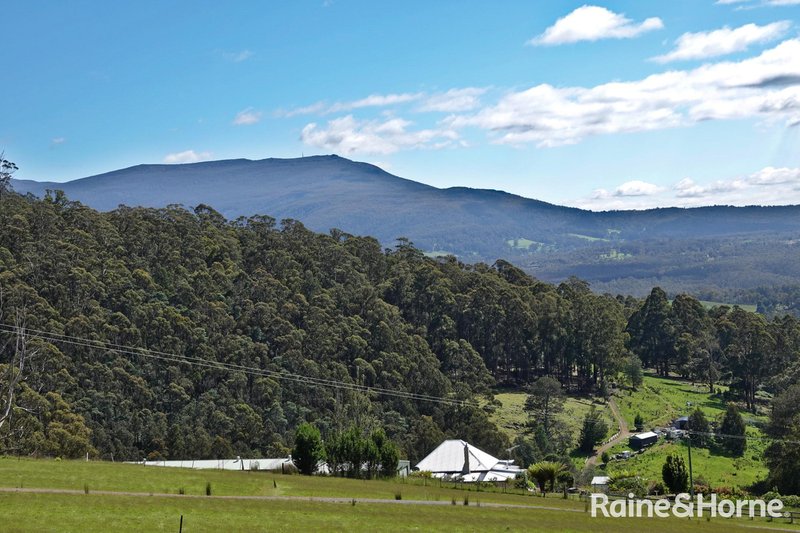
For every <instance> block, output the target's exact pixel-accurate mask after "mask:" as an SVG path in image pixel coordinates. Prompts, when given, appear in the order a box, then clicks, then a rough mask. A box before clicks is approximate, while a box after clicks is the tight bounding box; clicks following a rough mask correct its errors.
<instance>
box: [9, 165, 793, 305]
mask: <svg viewBox="0 0 800 533" xmlns="http://www.w3.org/2000/svg"><path fill="white" fill-rule="evenodd" d="M12 185H13V187H14V190H16V191H17V192H20V193H22V194H25V193H32V194H34V195H37V196H38V197H40V198H41V197H43V196H44V194H45V193H46V191H47V190H63V191H64V192H65V193H66V194H67V195H68V196H69V198H70V199H72V200H79V201H81V202H82V203H84V204H86V205H88V206H91V207H93V208H95V209H99V210H101V211H109V210H112V209H116V208H117V206H119V205H127V206H142V207H166V206H167V205H169V204H181V205H184V206H196V205H199V204H206V205H211V206H213V207H214V209H215V210H217V211H219V212H220V213H221V214H222V215H224V216H225V217H226V218H228V219H235V218H237V217H239V216H250V215H252V214H253V213H269V214H270V215H272V216H274V217H276V218H277V219H279V220H280V219H283V218H293V219H297V220H301V221H302V222H303V223H304V224H305V225H306V226H307V227H308V228H310V229H312V230H314V231H319V232H327V231H329V230H330V229H331V228H340V229H342V230H343V231H346V232H348V233H351V234H353V235H368V236H371V237H374V238H376V239H377V240H378V241H379V242H380V243H381V245H382V246H392V245H393V244H394V242H395V240H396V239H397V238H399V237H407V238H409V239H410V240H411V241H413V242H414V243H415V245H416V246H417V247H418V248H420V249H421V250H422V251H423V252H426V253H427V254H429V255H432V256H437V255H455V256H456V257H458V258H459V259H460V260H462V261H465V262H469V263H475V262H479V261H482V262H486V263H488V264H492V263H494V261H495V260H497V259H498V258H503V259H506V260H508V261H510V262H512V263H514V264H515V265H517V266H519V267H521V268H523V269H524V270H526V271H527V272H529V273H531V274H532V275H534V276H536V277H538V278H539V279H542V280H545V281H549V282H553V283H560V282H561V281H564V280H566V279H568V278H569V277H571V276H576V277H579V278H581V279H585V280H587V281H590V282H591V283H592V284H593V286H594V287H595V288H600V289H601V292H604V291H608V292H611V293H615V294H616V293H620V294H632V295H634V296H639V297H644V296H646V295H647V293H648V292H649V290H650V288H651V287H652V286H653V285H660V286H662V287H663V288H664V289H665V290H666V291H667V292H668V293H669V294H671V295H675V294H678V293H681V292H688V293H691V294H698V293H699V292H701V291H706V292H708V291H714V292H717V293H721V292H725V293H726V294H729V295H730V299H726V300H725V301H730V302H736V303H741V304H756V303H758V302H756V301H750V300H746V299H744V298H747V297H749V296H750V294H749V293H746V292H743V291H745V290H747V291H749V290H751V289H756V288H758V287H770V286H774V285H797V284H798V280H800V267H798V264H797V261H796V260H795V258H796V256H797V249H796V248H797V246H798V242H799V241H798V236H800V206H773V207H765V206H750V207H729V206H707V207H698V208H692V209H678V208H662V209H648V210H643V211H606V212H593V211H586V210H582V209H576V208H571V207H565V206H559V205H553V204H550V203H547V202H542V201H538V200H533V199H529V198H524V197H521V196H517V195H514V194H509V193H506V192H503V191H497V190H486V189H471V188H466V187H451V188H447V189H438V188H436V187H432V186H430V185H425V184H423V183H418V182H415V181H411V180H408V179H404V178H401V177H398V176H394V175H392V174H389V173H388V172H385V171H384V170H382V169H380V168H378V167H376V166H374V165H370V164H367V163H360V162H356V161H351V160H349V159H345V158H342V157H338V156H335V155H330V156H311V157H302V158H296V159H276V158H269V159H263V160H258V161H251V160H248V159H234V160H227V161H207V162H201V163H193V164H185V165H137V166H134V167H130V168H125V169H120V170H114V171H111V172H107V173H104V174H100V175H96V176H90V177H87V178H82V179H77V180H73V181H69V182H64V183H57V182H37V181H30V180H14V181H13V182H12ZM777 304H778V305H779V306H780V305H785V306H786V307H789V305H790V303H789V302H784V301H781V302H777Z"/></svg>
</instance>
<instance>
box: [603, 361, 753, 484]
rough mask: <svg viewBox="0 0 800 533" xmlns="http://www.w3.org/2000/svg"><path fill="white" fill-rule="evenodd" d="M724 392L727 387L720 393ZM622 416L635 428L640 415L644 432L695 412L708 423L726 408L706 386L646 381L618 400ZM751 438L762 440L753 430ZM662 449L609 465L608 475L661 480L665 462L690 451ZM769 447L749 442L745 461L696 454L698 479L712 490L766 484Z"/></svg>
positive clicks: (617, 449)
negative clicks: (766, 450) (766, 449)
mask: <svg viewBox="0 0 800 533" xmlns="http://www.w3.org/2000/svg"><path fill="white" fill-rule="evenodd" d="M721 388H722V389H724V387H721ZM687 401H689V402H691V403H692V407H691V408H687V407H686V402H687ZM617 405H618V406H619V408H620V412H621V413H622V416H623V417H625V419H626V420H627V422H628V425H629V426H630V427H631V428H633V420H634V417H635V416H636V414H637V413H641V415H642V417H643V418H644V420H645V429H650V428H653V427H657V426H662V427H663V426H666V425H668V424H669V423H670V422H671V421H672V420H674V419H675V418H677V417H678V416H681V415H687V414H689V412H690V409H691V410H693V409H694V408H695V407H699V408H700V409H701V410H702V411H703V413H704V414H705V415H706V418H708V420H709V421H712V420H714V419H716V418H718V417H719V416H720V415H722V414H723V413H724V411H725V402H724V401H723V400H721V399H720V398H718V397H717V396H715V395H712V394H709V392H708V389H707V388H706V387H705V386H702V385H699V384H691V383H689V382H688V381H683V380H677V379H668V378H661V377H656V376H645V378H644V384H643V385H642V386H641V387H640V388H639V390H637V391H635V392H624V393H623V395H622V396H621V397H619V398H618V399H617ZM742 416H743V417H744V419H745V421H747V422H748V423H749V424H752V423H753V422H763V421H764V420H765V418H764V417H763V416H760V415H754V414H752V413H742ZM747 434H748V435H750V436H752V437H763V433H762V432H761V431H760V430H759V429H758V428H757V427H754V426H753V425H748V428H747ZM661 442H662V443H661V444H659V445H657V446H654V447H652V448H649V449H648V450H646V451H645V452H644V453H642V454H641V455H637V456H635V457H633V458H631V459H629V460H627V461H615V462H612V463H611V464H610V465H609V468H608V471H609V472H612V473H613V472H615V471H618V470H620V469H624V470H629V471H633V472H637V473H639V474H640V475H642V476H643V477H645V478H647V479H651V480H660V479H661V467H662V466H663V464H664V460H665V459H666V456H667V455H668V454H670V453H679V454H681V455H682V456H683V457H684V458H686V457H687V450H686V448H685V445H684V444H682V443H680V444H673V443H665V442H663V441H661ZM764 447H765V443H764V442H763V441H759V440H755V439H754V440H749V441H748V448H747V450H746V451H745V453H744V456H743V457H741V458H733V457H727V456H725V455H722V454H719V453H712V452H710V451H709V450H707V449H701V448H697V447H694V448H692V461H693V466H694V472H695V476H702V477H704V478H705V479H706V480H707V481H709V482H710V483H711V484H712V486H719V485H725V486H734V485H735V486H740V487H746V486H748V485H751V484H752V483H753V482H755V481H758V480H759V479H763V478H764V476H766V474H767V469H766V467H765V466H764V463H763V460H762V455H763V451H764ZM627 449H629V448H628V446H627V443H624V444H620V445H617V446H615V447H614V448H613V449H612V450H611V453H612V454H614V453H617V452H620V451H623V450H627Z"/></svg>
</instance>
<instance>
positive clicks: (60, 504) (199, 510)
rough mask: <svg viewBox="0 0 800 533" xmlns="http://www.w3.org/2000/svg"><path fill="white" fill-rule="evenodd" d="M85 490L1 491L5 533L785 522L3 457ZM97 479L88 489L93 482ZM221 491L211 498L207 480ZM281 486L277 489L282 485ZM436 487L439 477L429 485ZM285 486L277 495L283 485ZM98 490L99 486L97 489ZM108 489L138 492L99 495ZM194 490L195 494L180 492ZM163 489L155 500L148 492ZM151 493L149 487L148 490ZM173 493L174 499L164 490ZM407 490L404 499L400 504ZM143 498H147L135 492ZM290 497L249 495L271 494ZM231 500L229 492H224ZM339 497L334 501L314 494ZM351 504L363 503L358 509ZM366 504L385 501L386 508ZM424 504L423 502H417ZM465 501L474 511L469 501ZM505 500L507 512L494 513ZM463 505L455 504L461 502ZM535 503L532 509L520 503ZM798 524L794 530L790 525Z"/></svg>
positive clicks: (724, 527)
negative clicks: (626, 514)
mask: <svg viewBox="0 0 800 533" xmlns="http://www.w3.org/2000/svg"><path fill="white" fill-rule="evenodd" d="M20 480H22V481H23V482H24V483H25V486H27V487H29V488H30V487H41V488H46V487H51V488H59V487H61V488H71V489H78V492H77V493H74V494H54V493H22V492H7V493H0V516H2V520H0V530H2V531H67V532H71V531H81V532H84V531H85V532H99V531H103V532H105V531H136V532H142V531H177V530H178V525H179V521H180V517H181V516H183V519H184V521H183V531H185V532H189V533H191V532H195V531H340V530H347V531H550V532H552V531H630V532H640V531H641V530H642V529H647V530H650V531H665V532H673V531H674V532H678V531H681V532H683V531H685V530H686V529H687V528H688V529H691V530H697V531H737V530H742V531H744V530H745V528H748V529H749V528H752V527H759V528H768V527H784V528H785V527H787V525H786V524H784V523H783V521H776V522H775V523H772V524H769V523H767V522H765V521H760V520H757V521H755V522H751V521H738V520H723V519H716V520H713V521H710V522H707V521H697V520H695V521H687V520H679V519H674V518H671V519H603V518H592V517H591V515H590V514H589V513H587V512H585V511H586V507H585V504H584V503H581V502H577V501H572V500H562V499H560V498H558V497H550V498H540V497H533V496H518V495H507V494H493V493H484V492H481V493H476V492H474V491H472V492H467V491H463V490H454V489H452V488H447V487H438V486H436V487H432V486H427V487H425V486H419V485H409V484H403V483H400V482H396V481H355V480H346V479H332V478H324V477H313V478H308V477H302V476H281V475H274V476H273V475H271V474H264V473H255V472H217V471H192V470H185V469H171V468H157V467H141V466H136V465H122V464H119V463H116V464H112V463H100V462H91V463H84V462H76V461H53V460H30V459H28V460H17V459H9V458H5V459H0V485H3V486H6V487H9V486H11V487H13V486H17V485H18V483H19V482H20ZM87 480H90V481H91V482H93V483H94V486H90V488H89V491H88V493H84V492H83V485H84V483H89V481H87ZM206 481H210V482H211V483H212V486H213V487H214V490H213V494H214V495H213V496H211V497H208V496H204V495H201V494H205V492H204V491H205V483H206ZM273 482H274V483H273ZM429 483H430V481H429ZM275 484H277V489H276V488H275V487H274V485H275ZM95 487H97V488H95ZM100 487H103V488H104V489H105V490H113V491H126V492H130V493H129V494H124V493H121V494H98V493H97V492H96V491H97V490H100ZM176 487H184V488H185V492H186V494H187V495H183V496H178V495H175V490H174V489H175V488H176ZM148 488H150V489H153V491H155V493H154V494H152V495H150V494H148V492H147V489H148ZM143 489H144V490H143ZM165 489H167V490H169V489H172V490H169V492H170V493H171V494H172V495H171V496H164V495H160V494H158V492H160V491H163V490H165ZM397 491H402V498H403V499H402V500H401V501H397V500H395V494H396V492H397ZM134 492H138V493H139V494H133V493H134ZM275 492H279V493H280V495H282V496H283V497H292V496H293V497H294V499H291V500H285V499H242V498H241V497H238V498H237V496H239V495H241V496H251V497H252V496H258V495H260V496H270V495H276V494H275ZM223 494H227V495H226V496H224V495H223ZM312 496H313V497H316V498H319V497H326V496H335V497H339V498H345V499H346V500H345V501H340V502H327V501H319V500H311V499H310V497H312ZM351 498H354V499H356V501H355V503H354V504H353V503H352V500H351ZM358 498H384V500H383V503H380V502H377V503H376V502H369V501H364V500H360V501H359V500H358ZM415 499H417V500H421V501H414V500H415ZM465 499H467V501H468V505H465V504H464V501H465ZM489 501H495V502H496V503H499V504H504V505H507V507H492V506H490V504H489V503H488V502H489ZM453 502H455V504H453ZM509 505H525V506H527V507H510V506H509ZM789 527H790V526H789Z"/></svg>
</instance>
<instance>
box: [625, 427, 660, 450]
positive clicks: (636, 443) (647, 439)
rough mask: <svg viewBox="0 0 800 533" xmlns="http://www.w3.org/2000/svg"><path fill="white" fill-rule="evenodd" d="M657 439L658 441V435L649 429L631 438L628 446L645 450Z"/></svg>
mask: <svg viewBox="0 0 800 533" xmlns="http://www.w3.org/2000/svg"><path fill="white" fill-rule="evenodd" d="M657 441H658V435H657V434H655V433H653V432H652V431H647V432H645V433H638V434H636V435H633V436H632V437H631V438H629V439H628V446H630V447H631V448H633V449H634V450H643V449H644V448H647V447H648V446H652V445H653V444H655V443H656V442H657Z"/></svg>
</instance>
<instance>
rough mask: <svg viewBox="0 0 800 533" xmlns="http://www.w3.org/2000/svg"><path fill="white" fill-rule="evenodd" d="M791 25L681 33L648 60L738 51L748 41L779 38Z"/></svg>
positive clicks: (657, 60)
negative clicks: (670, 45) (665, 49)
mask: <svg viewBox="0 0 800 533" xmlns="http://www.w3.org/2000/svg"><path fill="white" fill-rule="evenodd" d="M791 26H792V23H791V22H789V21H788V20H783V21H780V22H773V23H772V24H766V25H764V26H759V25H758V24H745V25H744V26H739V27H738V28H734V29H731V28H729V27H727V26H726V27H724V28H721V29H718V30H713V31H704V32H698V33H684V34H683V35H681V36H680V37H678V39H677V40H676V41H675V49H674V50H672V51H671V52H669V53H667V54H664V55H660V56H656V57H654V58H652V59H653V61H656V62H658V63H668V62H670V61H683V60H689V59H705V58H708V57H717V56H723V55H727V54H732V53H734V52H741V51H744V50H747V48H748V47H749V46H750V45H752V44H760V43H766V42H770V41H774V40H775V39H778V38H780V37H781V36H783V35H784V34H786V32H787V31H788V30H789V28H790V27H791Z"/></svg>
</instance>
